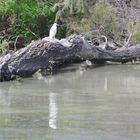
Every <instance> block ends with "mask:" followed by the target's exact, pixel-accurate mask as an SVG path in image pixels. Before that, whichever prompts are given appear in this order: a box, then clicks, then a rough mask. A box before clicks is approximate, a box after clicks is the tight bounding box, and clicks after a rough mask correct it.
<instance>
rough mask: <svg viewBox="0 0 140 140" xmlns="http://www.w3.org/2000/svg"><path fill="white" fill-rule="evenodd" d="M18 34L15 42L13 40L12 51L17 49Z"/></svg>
mask: <svg viewBox="0 0 140 140" xmlns="http://www.w3.org/2000/svg"><path fill="white" fill-rule="evenodd" d="M19 37H20V36H19V35H18V36H17V37H16V39H15V42H14V51H17V40H18V38H19Z"/></svg>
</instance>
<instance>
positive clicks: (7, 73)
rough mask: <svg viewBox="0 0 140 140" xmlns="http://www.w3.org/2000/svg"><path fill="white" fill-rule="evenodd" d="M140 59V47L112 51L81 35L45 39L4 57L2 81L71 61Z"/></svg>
mask: <svg viewBox="0 0 140 140" xmlns="http://www.w3.org/2000/svg"><path fill="white" fill-rule="evenodd" d="M137 58H140V46H136V47H130V48H127V49H124V50H116V51H108V50H103V49H101V48H99V47H95V46H93V45H92V44H89V43H88V41H86V40H85V39H84V38H83V37H81V36H71V37H68V38H66V39H63V40H60V41H59V40H56V39H54V40H52V39H49V38H45V39H42V40H38V41H35V42H33V43H31V44H29V45H28V46H27V47H25V48H23V49H20V50H18V51H17V52H15V53H13V54H7V55H6V56H4V57H2V58H1V59H0V80H1V81H5V80H11V79H15V78H16V75H18V76H21V77H28V76H32V74H34V73H35V72H36V71H38V70H39V69H41V70H44V71H46V72H49V71H52V70H55V69H56V68H59V67H60V66H62V65H65V64H67V63H75V62H82V61H84V60H87V59H88V60H91V61H95V62H96V63H104V62H105V61H115V62H128V61H131V60H133V59H134V60H135V59H137Z"/></svg>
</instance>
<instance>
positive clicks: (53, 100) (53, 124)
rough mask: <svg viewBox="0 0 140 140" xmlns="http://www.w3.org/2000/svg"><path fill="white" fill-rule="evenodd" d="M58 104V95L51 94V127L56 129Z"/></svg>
mask: <svg viewBox="0 0 140 140" xmlns="http://www.w3.org/2000/svg"><path fill="white" fill-rule="evenodd" d="M57 110H58V109H57V104H56V95H55V93H50V94H49V127H50V128H53V129H56V128H57V126H56V121H57Z"/></svg>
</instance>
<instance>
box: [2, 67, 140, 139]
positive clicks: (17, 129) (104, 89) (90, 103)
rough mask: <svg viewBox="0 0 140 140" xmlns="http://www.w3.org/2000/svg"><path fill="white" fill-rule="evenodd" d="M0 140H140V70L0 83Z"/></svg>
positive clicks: (107, 69)
mask: <svg viewBox="0 0 140 140" xmlns="http://www.w3.org/2000/svg"><path fill="white" fill-rule="evenodd" d="M0 140H140V66H138V65H133V66H129V65H123V66H119V65H118V66H106V67H98V68H94V69H88V70H86V71H81V70H77V71H73V72H67V73H59V74H57V75H54V76H48V77H47V78H46V79H42V80H33V79H24V80H23V81H22V82H6V83H0Z"/></svg>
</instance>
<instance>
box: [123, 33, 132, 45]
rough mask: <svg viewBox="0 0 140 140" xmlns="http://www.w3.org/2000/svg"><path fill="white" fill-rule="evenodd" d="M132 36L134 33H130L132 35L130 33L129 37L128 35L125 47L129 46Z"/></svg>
mask: <svg viewBox="0 0 140 140" xmlns="http://www.w3.org/2000/svg"><path fill="white" fill-rule="evenodd" d="M131 37H132V33H130V35H129V37H128V39H127V41H126V42H125V44H124V47H127V46H128V44H129V42H130V39H131Z"/></svg>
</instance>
